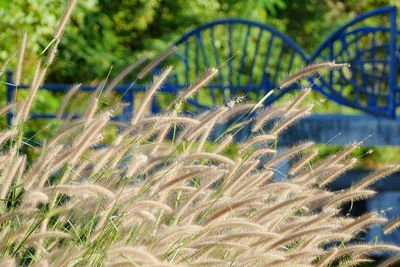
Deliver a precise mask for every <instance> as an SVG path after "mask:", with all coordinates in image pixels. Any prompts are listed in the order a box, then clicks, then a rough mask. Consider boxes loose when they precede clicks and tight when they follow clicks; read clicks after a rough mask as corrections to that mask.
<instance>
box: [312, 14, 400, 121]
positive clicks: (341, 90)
mask: <svg viewBox="0 0 400 267" xmlns="http://www.w3.org/2000/svg"><path fill="white" fill-rule="evenodd" d="M396 13H397V9H396V7H381V8H378V9H375V10H372V11H369V12H365V13H363V14H361V15H359V16H357V17H356V18H354V19H353V20H351V21H350V22H348V23H346V24H345V25H343V26H342V27H340V28H339V29H338V30H336V31H335V32H334V33H332V34H331V35H330V36H329V37H328V38H327V39H326V40H325V41H324V42H323V43H322V44H321V45H320V46H319V47H318V48H317V49H316V50H315V52H314V53H313V54H312V56H311V61H312V62H317V61H333V60H335V61H339V62H348V63H350V64H351V67H350V70H349V71H346V70H343V69H336V70H330V71H329V75H326V76H323V77H320V78H319V79H318V80H316V81H315V83H314V84H313V88H314V89H315V90H318V91H320V92H321V93H323V94H324V95H326V96H327V97H328V98H329V99H331V100H334V101H336V102H338V103H340V104H343V105H347V106H350V107H353V108H356V109H359V110H363V111H365V112H368V113H371V114H374V115H378V116H388V117H395V116H396V114H395V109H396V106H397V104H396V102H395V91H396V86H397V85H396V83H397V82H396V73H397V61H398V60H397V59H396V56H395V55H396V35H397V34H398V33H397V29H396ZM376 16H388V17H389V23H388V25H386V26H382V25H377V26H374V25H373V24H372V23H371V21H369V19H375V18H374V17H376ZM363 24H366V25H363Z"/></svg>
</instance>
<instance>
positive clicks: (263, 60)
mask: <svg viewBox="0 0 400 267" xmlns="http://www.w3.org/2000/svg"><path fill="white" fill-rule="evenodd" d="M175 45H176V46H177V47H178V51H177V52H176V56H177V58H178V59H179V60H180V61H181V62H183V64H179V65H181V69H180V70H179V69H178V70H177V73H184V77H177V83H178V84H182V83H185V84H189V83H191V82H193V80H194V79H195V78H198V77H200V76H201V73H202V72H204V71H205V70H206V69H207V68H210V67H218V66H222V65H224V66H223V67H222V68H220V74H219V75H218V77H217V78H216V79H215V80H214V81H212V82H211V83H210V85H209V89H211V90H210V93H209V99H212V100H211V101H209V102H208V103H203V104H201V103H199V101H197V100H194V102H196V103H193V104H194V105H197V106H200V107H205V106H212V105H215V104H217V103H221V101H223V100H221V99H223V98H225V99H226V98H231V97H234V96H237V95H238V94H250V95H252V94H254V93H250V92H258V96H256V97H257V98H258V99H260V98H261V97H262V96H263V95H264V94H266V93H267V92H268V91H270V90H272V89H274V88H276V87H277V85H278V84H279V82H280V81H282V80H283V79H284V78H285V76H286V75H287V74H288V73H290V72H292V71H293V70H297V69H299V68H301V67H302V66H304V64H306V63H307V62H308V56H307V55H306V54H305V53H304V51H303V50H302V49H301V47H300V46H299V45H298V44H297V43H296V42H295V41H293V40H292V39H291V38H290V37H288V36H287V35H285V34H284V33H282V32H280V31H278V30H277V29H275V28H273V27H271V26H269V25H266V24H263V23H259V22H255V21H251V20H245V19H239V18H227V19H220V20H216V21H213V22H210V23H206V24H203V25H200V26H198V27H197V28H195V29H193V30H191V31H189V32H188V33H186V34H184V35H183V36H182V37H181V38H180V39H179V40H178V41H177V42H176V43H175ZM238 51H239V52H238ZM177 68H179V66H177ZM296 87H297V88H298V87H299V86H298V85H294V86H292V87H291V88H285V89H284V90H276V92H275V93H274V94H273V95H272V96H271V97H270V98H269V99H268V102H273V101H275V100H276V99H278V98H279V97H281V96H282V95H284V94H285V93H286V92H287V91H288V90H291V89H294V88H296ZM203 93H204V94H206V92H203ZM253 97H254V96H253ZM203 98H204V97H203Z"/></svg>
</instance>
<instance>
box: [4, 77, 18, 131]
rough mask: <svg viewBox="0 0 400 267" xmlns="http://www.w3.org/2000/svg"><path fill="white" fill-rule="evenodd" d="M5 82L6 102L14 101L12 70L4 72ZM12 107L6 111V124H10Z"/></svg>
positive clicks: (12, 115)
mask: <svg viewBox="0 0 400 267" xmlns="http://www.w3.org/2000/svg"><path fill="white" fill-rule="evenodd" d="M6 77H7V78H6V82H7V104H10V103H15V101H16V94H15V86H14V81H13V73H12V71H7V73H6ZM14 111H15V110H14V109H12V110H10V111H9V112H7V124H8V125H11V122H12V119H13V117H14V114H13V113H14Z"/></svg>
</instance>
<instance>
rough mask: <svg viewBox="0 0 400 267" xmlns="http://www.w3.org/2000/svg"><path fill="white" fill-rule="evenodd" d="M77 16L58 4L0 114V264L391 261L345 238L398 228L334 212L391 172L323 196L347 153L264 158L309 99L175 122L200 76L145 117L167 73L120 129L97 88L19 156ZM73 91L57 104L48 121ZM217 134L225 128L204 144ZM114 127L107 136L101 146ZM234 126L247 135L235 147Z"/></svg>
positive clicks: (230, 107)
mask: <svg viewBox="0 0 400 267" xmlns="http://www.w3.org/2000/svg"><path fill="white" fill-rule="evenodd" d="M75 4H76V1H75V0H72V1H71V2H70V3H69V5H68V7H67V8H66V11H65V14H64V17H63V18H62V19H61V21H60V23H59V27H58V28H57V29H56V31H55V34H54V38H53V41H52V42H51V43H50V44H49V46H48V49H47V50H46V51H45V55H46V57H45V58H44V59H41V60H38V62H37V64H36V69H35V73H34V76H33V77H32V79H30V84H31V88H30V89H29V94H28V96H27V97H26V98H24V99H23V100H21V101H18V103H12V104H9V105H6V106H4V107H2V108H0V114H1V115H3V116H4V115H5V114H6V113H7V112H9V111H12V112H14V118H13V121H12V124H11V125H10V126H9V127H8V128H7V129H3V130H2V131H1V132H0V145H1V153H0V162H1V164H0V185H1V186H0V266H21V265H22V266H148V267H150V266H153V267H156V266H282V267H289V266H293V267H294V266H297V267H300V266H357V265H361V264H364V263H371V262H372V259H371V257H370V255H371V253H375V254H376V253H379V252H381V251H384V252H389V253H390V255H392V257H391V258H388V259H387V260H386V261H385V262H382V263H381V265H380V266H394V264H396V262H398V261H400V256H399V255H400V254H398V253H399V252H400V247H398V246H396V245H393V244H384V243H379V242H378V243H366V242H359V241H357V238H356V236H357V235H358V234H359V233H361V232H363V231H364V230H365V229H367V228H368V227H369V226H371V225H373V224H385V228H384V229H385V232H387V233H389V232H391V231H394V230H395V229H396V227H397V226H398V225H399V224H400V220H398V219H397V220H393V221H391V222H388V220H387V219H386V218H383V217H381V216H380V215H379V214H378V212H370V213H366V214H363V215H362V216H360V217H350V216H345V215H342V213H341V207H342V206H343V204H345V203H347V202H352V201H357V200H359V199H365V198H370V197H373V195H374V194H375V193H376V192H375V191H373V190H372V189H370V185H372V184H373V183H375V182H376V181H378V180H379V179H381V178H384V177H385V176H387V175H389V174H391V173H393V172H395V171H397V170H398V169H399V166H397V165H394V166H387V167H385V168H383V169H380V170H377V171H376V172H374V173H372V174H371V175H369V176H367V177H365V178H364V179H363V180H361V181H359V182H358V183H356V184H354V185H352V186H351V187H350V188H347V189H345V190H342V191H337V192H331V191H329V190H328V189H327V185H328V184H329V183H331V182H332V181H334V180H335V179H336V178H337V177H339V176H340V175H341V174H342V173H344V172H345V171H346V170H348V169H349V168H351V167H352V166H353V165H354V164H355V163H356V161H357V159H354V158H351V156H350V154H351V152H352V151H353V150H355V149H357V148H358V146H359V145H360V144H359V143H354V144H352V145H350V146H348V147H346V148H345V149H344V150H342V151H340V152H338V153H335V154H333V155H330V156H328V157H327V158H325V159H323V160H319V161H318V160H315V158H316V157H317V156H318V150H317V149H315V148H313V143H312V142H307V141H301V140H299V142H298V143H297V144H296V145H294V146H292V147H290V148H287V149H286V150H284V151H279V152H277V151H276V144H277V143H279V135H280V134H281V133H282V132H283V131H284V130H285V129H287V128H288V127H290V124H292V123H295V121H296V120H297V119H299V118H301V117H303V116H306V115H308V114H309V113H310V112H311V108H312V106H311V105H304V104H302V100H303V99H304V98H305V96H306V95H307V94H309V93H310V91H311V90H310V89H304V90H302V91H301V92H300V93H299V94H298V95H297V96H296V97H295V98H294V99H293V100H292V101H290V102H288V103H283V104H279V105H275V106H270V107H263V106H262V104H261V102H259V103H246V102H240V101H239V100H235V99H234V100H232V101H229V102H227V103H226V105H224V106H221V107H218V108H215V109H212V110H208V111H204V112H203V113H201V114H198V115H196V116H187V115H182V113H181V112H180V107H181V106H182V103H184V102H185V101H186V100H188V99H190V98H191V97H192V96H193V95H194V94H196V92H197V91H198V90H199V89H200V88H203V87H205V86H206V83H207V82H208V81H209V80H210V79H212V78H213V77H215V76H217V75H218V68H212V69H210V70H208V71H205V75H204V77H199V80H198V81H197V82H194V83H193V84H192V85H191V86H189V87H188V89H187V90H186V91H183V92H181V93H180V94H178V96H177V98H176V100H175V101H174V102H173V103H172V104H171V105H170V106H169V107H168V108H166V109H165V111H164V112H163V113H161V114H157V115H151V114H148V112H146V111H147V109H148V106H149V103H151V100H152V98H153V97H154V96H156V95H157V90H158V89H159V88H160V86H161V85H162V84H163V82H164V81H165V80H166V79H167V77H168V76H169V74H170V73H171V71H172V70H173V67H167V68H165V69H164V70H163V71H162V72H161V73H159V74H158V75H156V76H155V77H154V78H153V82H152V83H151V84H150V85H149V87H148V90H147V91H146V93H145V95H144V97H143V101H141V103H140V105H139V106H138V107H137V108H136V109H135V112H134V114H133V116H132V118H131V119H130V121H125V122H115V121H113V120H111V118H112V117H113V116H114V115H115V114H117V113H118V112H119V111H120V110H121V109H122V108H123V104H117V105H115V106H110V107H104V106H102V101H103V100H104V98H106V97H107V94H108V93H109V91H110V90H111V89H112V88H110V84H109V85H108V86H106V84H103V86H99V89H98V90H96V92H94V93H93V95H92V96H91V98H90V101H89V104H88V105H87V107H86V108H85V112H84V113H83V114H82V116H80V118H78V119H75V120H72V119H70V118H69V117H68V116H67V118H66V119H60V121H61V123H62V126H61V127H60V128H59V130H58V132H57V133H56V134H54V136H52V137H51V138H49V139H48V140H45V141H44V142H42V145H41V146H40V147H39V148H37V149H36V150H35V154H34V155H33V156H29V157H28V155H27V154H26V153H25V152H24V151H25V149H24V147H25V146H26V142H25V139H24V136H25V135H24V130H23V129H24V125H25V124H26V123H27V121H28V120H29V114H30V110H31V107H32V105H33V103H34V102H35V96H36V95H37V92H38V90H39V88H40V86H41V85H42V84H43V83H44V81H45V78H46V73H47V70H48V69H49V68H50V67H51V64H52V63H53V61H54V60H55V58H56V55H57V47H58V44H59V43H60V40H61V37H62V34H63V32H64V29H65V26H66V25H67V22H68V19H69V17H70V15H71V13H72V11H73V8H74V6H75ZM26 42H27V38H26V37H24V38H23V40H22V42H21V48H20V50H19V52H18V54H19V58H18V67H17V69H16V80H15V84H14V86H16V88H18V86H19V84H20V81H21V73H22V69H23V66H24V64H23V59H24V50H25V47H26ZM162 57H165V54H164V55H162ZM159 59H160V58H158V59H156V60H155V61H154V62H151V63H149V65H147V67H144V68H143V70H142V71H141V72H140V75H143V76H145V75H148V72H149V71H150V69H151V67H152V66H153V65H155V62H156V63H157V62H158V61H159ZM6 64H7V63H5V66H4V68H6ZM137 65H138V64H137ZM137 65H135V67H137ZM332 67H346V66H343V65H341V64H336V63H334V62H328V63H322V64H318V65H313V66H310V67H308V68H306V69H304V70H302V71H301V72H299V73H297V74H294V75H292V76H290V77H288V78H287V79H286V80H285V81H284V82H283V84H282V86H288V85H289V84H290V83H293V82H295V81H296V80H298V79H300V78H301V77H302V76H303V75H307V74H309V73H310V72H313V71H316V70H319V69H323V68H332ZM128 69H129V70H132V69H133V67H132V66H131V67H130V68H128ZM122 76H123V75H122ZM122 76H120V77H119V78H121V79H122ZM22 78H24V77H22ZM117 82H118V81H117ZM117 82H115V81H114V82H113V83H111V84H113V86H115V84H117ZM78 90H79V85H78V86H76V87H75V88H74V89H72V90H71V91H70V92H69V93H68V94H67V96H66V98H65V99H64V101H63V103H62V105H61V107H60V112H59V117H60V118H63V117H64V116H63V112H64V108H65V107H66V106H67V105H68V102H69V101H70V100H71V98H73V96H74V93H75V92H76V91H78ZM238 118H239V119H238ZM221 124H225V129H226V130H225V131H223V132H221V133H220V134H219V136H218V138H216V139H215V138H214V139H213V141H210V136H211V135H215V133H216V131H217V130H216V129H218V128H219V125H221ZM113 125H117V126H118V133H117V134H116V136H115V137H114V138H113V139H112V140H111V141H110V142H108V143H107V145H101V144H104V142H103V141H104V138H105V136H106V135H107V129H108V127H110V126H113ZM246 125H250V127H251V134H250V135H249V136H248V137H247V140H246V141H245V142H242V143H238V144H234V145H233V144H232V143H233V141H234V138H235V134H236V133H237V132H238V131H240V129H241V128H243V127H245V126H246ZM266 125H269V127H266ZM248 127H249V126H248ZM233 146H234V148H235V149H234V150H235V153H232V147H233ZM288 159H292V161H294V162H295V163H294V164H293V165H292V166H291V169H290V170H289V171H288V174H287V175H286V174H285V175H286V176H285V179H283V180H281V181H276V180H274V176H275V174H276V173H277V172H279V168H280V166H281V164H282V163H283V162H285V161H287V160H288Z"/></svg>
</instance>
